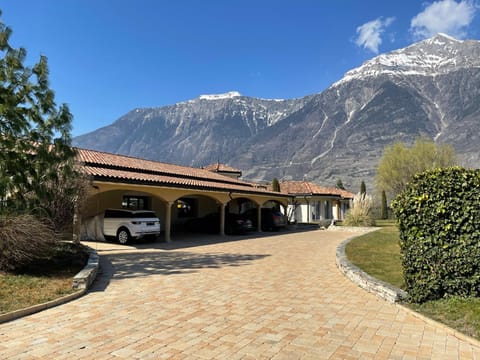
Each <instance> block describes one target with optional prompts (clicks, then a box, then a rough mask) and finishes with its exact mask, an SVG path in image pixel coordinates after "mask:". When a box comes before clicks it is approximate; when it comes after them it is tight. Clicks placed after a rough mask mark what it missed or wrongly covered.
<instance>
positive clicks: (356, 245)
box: [345, 220, 480, 339]
mask: <svg viewBox="0 0 480 360" xmlns="http://www.w3.org/2000/svg"><path fill="white" fill-rule="evenodd" d="M377 225H378V226H381V227H382V228H381V229H380V230H377V231H375V232H372V233H369V234H366V235H363V236H359V237H358V238H355V239H353V240H352V241H351V242H350V243H349V244H347V246H346V248H345V253H346V255H347V257H348V260H349V261H350V262H351V263H352V264H355V265H356V266H358V267H359V268H360V269H362V270H363V271H365V272H366V273H368V274H370V275H372V276H374V277H376V278H377V279H380V280H383V281H385V282H387V283H390V284H392V285H393V286H396V287H398V288H401V289H404V288H405V283H404V280H403V273H402V262H401V255H400V246H399V232H398V229H397V227H396V225H395V222H394V221H391V220H379V221H377ZM405 305H406V306H408V307H410V308H411V309H413V310H415V311H417V312H419V313H421V314H423V315H425V316H426V317H429V318H431V319H434V320H436V321H439V322H441V323H444V324H446V325H448V326H450V327H451V328H454V329H456V330H458V331H460V332H462V333H464V334H466V335H469V336H472V337H474V338H476V339H480V298H467V299H464V298H460V297H449V298H445V299H440V300H436V301H429V302H426V303H424V304H412V303H407V304H405Z"/></svg>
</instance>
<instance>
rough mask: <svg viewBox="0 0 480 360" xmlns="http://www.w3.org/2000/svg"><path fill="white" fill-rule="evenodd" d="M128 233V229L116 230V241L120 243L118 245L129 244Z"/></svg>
mask: <svg viewBox="0 0 480 360" xmlns="http://www.w3.org/2000/svg"><path fill="white" fill-rule="evenodd" d="M130 238H131V236H130V232H129V231H128V229H126V228H120V229H118V231H117V241H118V242H119V243H120V244H127V243H128V242H130Z"/></svg>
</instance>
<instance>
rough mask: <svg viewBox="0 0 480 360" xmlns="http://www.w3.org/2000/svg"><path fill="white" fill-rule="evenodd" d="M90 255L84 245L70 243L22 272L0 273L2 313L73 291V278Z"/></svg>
mask: <svg viewBox="0 0 480 360" xmlns="http://www.w3.org/2000/svg"><path fill="white" fill-rule="evenodd" d="M87 257H88V255H87V254H86V252H85V249H84V248H77V247H73V246H71V244H68V243H66V244H63V245H62V246H59V247H58V248H57V249H56V252H55V253H54V254H53V255H52V257H51V258H50V259H48V260H45V261H42V262H39V263H36V264H33V265H32V266H30V267H29V268H27V269H24V270H23V271H21V272H19V273H0V314H4V313H7V312H10V311H14V310H19V309H23V308H26V307H29V306H32V305H37V304H41V303H44V302H47V301H50V300H54V299H57V298H59V297H62V296H64V295H68V294H71V293H73V292H74V291H75V290H73V288H72V280H73V277H74V276H75V275H76V274H77V273H78V272H79V271H80V270H81V269H82V268H83V266H84V264H85V262H86V260H87Z"/></svg>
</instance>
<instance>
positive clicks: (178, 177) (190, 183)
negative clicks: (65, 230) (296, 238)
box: [75, 149, 291, 241]
mask: <svg viewBox="0 0 480 360" xmlns="http://www.w3.org/2000/svg"><path fill="white" fill-rule="evenodd" d="M77 161H78V163H79V166H80V169H81V171H82V172H83V173H85V174H86V175H88V176H89V177H90V178H91V180H92V185H91V189H90V193H89V196H88V198H87V199H86V200H85V204H84V206H83V207H82V210H81V214H77V216H76V218H77V219H79V221H77V223H76V230H75V232H76V234H78V233H79V232H80V230H79V229H80V228H81V229H82V230H83V231H82V233H81V235H80V236H81V237H83V238H92V237H95V238H100V239H101V238H103V236H102V234H101V232H102V231H101V219H102V216H103V213H104V212H105V210H106V209H108V208H126V209H137V210H153V211H155V213H156V214H157V216H158V217H159V219H160V223H161V226H162V231H164V232H165V240H166V241H170V240H171V235H172V232H173V233H175V232H177V231H178V232H180V231H182V228H183V226H184V225H185V222H186V221H188V220H189V219H192V218H199V217H202V216H204V215H207V214H210V213H213V212H217V213H219V214H220V215H221V216H220V217H219V219H220V220H219V221H220V226H219V228H220V231H219V233H220V234H221V235H224V233H225V214H226V213H236V214H239V213H241V212H243V211H245V210H247V209H250V208H256V209H257V220H258V222H257V223H258V224H261V208H262V207H272V206H278V207H280V208H283V210H284V211H285V212H286V211H287V206H288V204H289V202H291V200H290V199H291V196H290V195H289V194H285V193H277V192H272V191H269V190H267V189H263V188H260V187H258V186H255V184H252V183H248V182H245V181H241V180H239V179H238V177H237V176H236V175H237V174H238V172H239V171H238V170H236V169H234V170H233V171H232V169H222V168H221V167H220V166H218V167H217V169H214V171H210V170H207V169H200V168H194V167H187V166H180V165H173V164H166V163H162V162H157V161H150V160H145V159H140V158H134V157H129V156H123V155H116V154H110V153H106V152H100V151H94V150H86V149H77ZM234 175H235V176H234ZM240 175H241V172H240ZM79 223H80V224H79ZM258 231H260V225H259V228H258Z"/></svg>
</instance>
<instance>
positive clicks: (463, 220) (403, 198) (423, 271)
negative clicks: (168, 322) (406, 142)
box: [392, 167, 480, 303]
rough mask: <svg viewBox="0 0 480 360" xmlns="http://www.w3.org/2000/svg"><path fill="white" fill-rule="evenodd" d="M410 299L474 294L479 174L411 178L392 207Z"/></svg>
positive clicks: (478, 262)
mask: <svg viewBox="0 0 480 360" xmlns="http://www.w3.org/2000/svg"><path fill="white" fill-rule="evenodd" d="M392 205H393V209H394V213H395V216H396V217H397V219H398V222H399V227H400V248H401V251H402V263H403V270H404V276H405V283H406V287H407V289H406V290H407V291H408V293H409V296H410V300H411V301H413V302H419V303H420V302H425V301H428V300H434V299H439V298H442V297H445V296H448V295H459V296H463V297H468V296H479V295H480V170H473V169H464V168H460V167H452V168H443V169H436V170H430V171H426V172H424V173H422V174H418V175H416V176H415V177H414V180H413V181H412V182H411V183H410V184H408V186H407V188H406V189H405V191H404V192H403V193H401V194H400V195H398V196H397V198H396V200H395V201H394V202H393V204H392Z"/></svg>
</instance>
